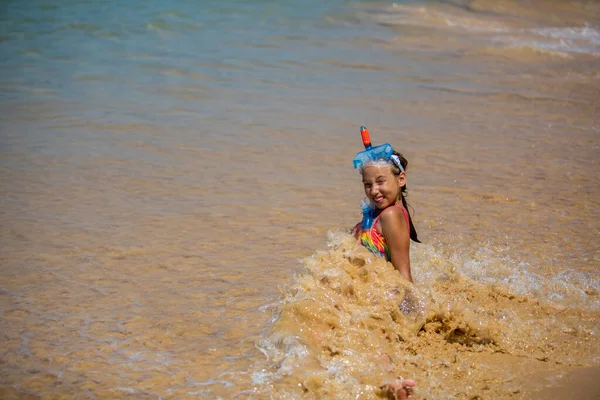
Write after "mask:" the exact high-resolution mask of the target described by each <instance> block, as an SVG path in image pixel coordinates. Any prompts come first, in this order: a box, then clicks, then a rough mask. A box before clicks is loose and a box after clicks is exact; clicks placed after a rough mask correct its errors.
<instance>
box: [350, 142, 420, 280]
mask: <svg viewBox="0 0 600 400" xmlns="http://www.w3.org/2000/svg"><path fill="white" fill-rule="evenodd" d="M369 145H370V143H369ZM365 146H366V145H365ZM386 146H389V145H386ZM379 147H381V146H379ZM389 148H390V150H391V152H389V153H390V154H389V155H387V154H383V155H382V154H379V155H376V156H375V157H366V158H364V157H363V158H362V159H360V160H359V161H358V162H355V166H357V167H358V168H359V171H360V173H361V175H362V182H363V186H364V189H365V195H366V196H367V199H368V200H369V201H370V203H371V208H372V212H373V214H374V217H375V218H374V219H373V221H372V223H371V224H369V223H368V222H366V220H365V217H363V221H362V223H359V224H358V225H357V226H356V227H355V235H356V236H358V237H359V238H360V240H361V242H362V244H363V245H364V246H365V247H367V248H368V249H369V250H371V251H372V252H373V253H375V254H379V255H381V256H383V257H385V258H386V259H387V260H388V261H390V262H391V263H392V265H393V266H394V268H396V269H397V270H398V271H399V272H400V273H401V274H402V276H404V277H405V278H406V279H407V280H408V281H410V282H412V281H413V280H412V275H411V273H410V240H411V239H412V240H413V241H415V242H419V239H418V237H417V231H416V230H415V227H414V226H413V223H412V220H411V218H410V214H409V213H408V210H407V207H408V205H407V203H406V199H405V195H406V167H407V165H408V161H407V160H406V158H404V156H402V154H400V153H398V152H397V151H394V150H393V149H391V146H389ZM367 155H368V152H367ZM360 227H362V229H360ZM419 243H420V242H419Z"/></svg>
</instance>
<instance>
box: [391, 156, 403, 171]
mask: <svg viewBox="0 0 600 400" xmlns="http://www.w3.org/2000/svg"><path fill="white" fill-rule="evenodd" d="M390 159H391V160H392V162H393V163H394V165H395V166H396V167H398V168H399V169H400V171H401V172H404V168H403V167H402V163H401V162H400V157H398V156H397V155H395V154H392V155H391V156H390Z"/></svg>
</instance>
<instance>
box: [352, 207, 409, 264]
mask: <svg viewBox="0 0 600 400" xmlns="http://www.w3.org/2000/svg"><path fill="white" fill-rule="evenodd" d="M393 207H398V208H400V209H401V210H402V214H404V219H406V226H407V227H408V234H409V235H410V223H409V221H408V212H407V211H406V209H405V208H404V207H401V206H393ZM380 216H381V213H379V215H378V216H377V217H376V218H375V220H374V221H373V225H371V228H369V229H363V230H361V232H360V236H359V237H360V241H361V243H362V245H363V246H365V247H366V248H367V249H369V250H371V251H372V252H373V253H375V254H378V255H380V256H382V257H385V259H386V260H388V261H391V257H390V249H389V247H388V245H387V243H386V242H385V238H384V237H383V234H382V233H380V232H379V231H378V230H377V229H376V228H375V227H376V226H377V221H379V217H380Z"/></svg>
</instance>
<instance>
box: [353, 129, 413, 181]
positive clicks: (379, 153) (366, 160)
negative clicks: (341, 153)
mask: <svg viewBox="0 0 600 400" xmlns="http://www.w3.org/2000/svg"><path fill="white" fill-rule="evenodd" d="M360 136H361V137H362V141H363V145H364V146H365V150H364V151H361V152H360V153H358V154H356V157H354V160H353V161H352V163H353V164H354V168H358V170H359V171H362V169H363V168H364V167H365V166H366V165H368V164H374V163H377V162H387V163H388V164H390V163H391V164H394V165H395V166H396V167H398V168H399V169H400V171H402V172H404V168H403V167H402V163H401V162H400V158H399V157H398V156H397V155H395V154H394V148H393V147H392V145H391V144H389V143H386V144H382V145H379V146H376V147H373V146H371V136H370V135H369V130H368V129H367V128H365V127H364V126H361V127H360Z"/></svg>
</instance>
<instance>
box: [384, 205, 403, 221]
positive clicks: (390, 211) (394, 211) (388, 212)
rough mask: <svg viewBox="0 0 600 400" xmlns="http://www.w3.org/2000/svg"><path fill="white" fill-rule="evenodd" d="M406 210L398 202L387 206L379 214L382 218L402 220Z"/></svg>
mask: <svg viewBox="0 0 600 400" xmlns="http://www.w3.org/2000/svg"><path fill="white" fill-rule="evenodd" d="M405 213H406V210H405V209H404V207H402V206H401V205H399V204H395V205H393V206H389V207H388V208H386V209H385V210H383V211H382V212H381V213H380V214H379V216H380V217H381V219H382V220H394V219H396V218H401V219H402V220H404V216H405V215H406V214H405Z"/></svg>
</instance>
